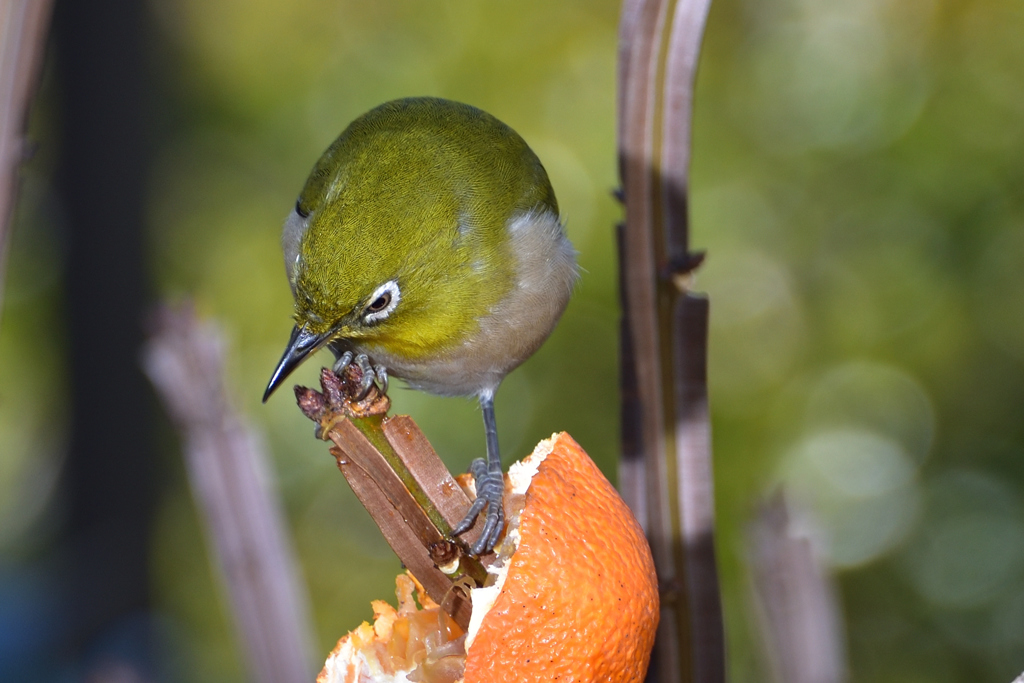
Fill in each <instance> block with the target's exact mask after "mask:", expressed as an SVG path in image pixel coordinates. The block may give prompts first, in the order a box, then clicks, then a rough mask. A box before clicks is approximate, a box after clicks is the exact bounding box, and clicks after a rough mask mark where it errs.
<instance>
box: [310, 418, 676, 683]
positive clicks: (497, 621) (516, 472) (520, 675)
mask: <svg viewBox="0 0 1024 683" xmlns="http://www.w3.org/2000/svg"><path fill="white" fill-rule="evenodd" d="M506 489H507V490H508V492H509V493H508V494H507V495H506V500H505V506H506V512H507V513H508V519H509V523H508V526H507V527H506V535H505V539H504V540H503V542H502V544H501V547H500V550H499V553H498V555H499V561H498V562H496V563H495V566H493V567H492V568H491V570H490V571H491V572H492V573H493V574H494V575H493V577H492V578H493V583H492V584H491V585H488V586H486V587H484V588H475V589H473V590H472V592H471V597H472V604H473V614H472V619H471V622H470V625H469V632H468V634H463V633H462V630H461V629H460V628H459V627H458V625H456V624H455V622H454V621H452V620H451V618H450V617H448V615H447V614H446V613H445V612H444V611H443V610H441V609H440V607H438V605H437V604H436V603H434V602H433V601H432V600H430V598H429V597H427V596H426V595H425V593H424V592H423V591H422V588H421V587H419V586H418V585H417V584H416V583H415V581H414V579H411V578H409V577H406V576H405V575H402V576H399V577H398V579H397V584H398V598H399V606H398V609H397V610H396V609H395V608H393V607H391V606H390V605H388V604H387V603H385V602H382V601H375V602H374V603H373V608H374V616H375V622H374V624H373V625H372V626H371V625H370V624H368V623H365V622H364V623H363V625H362V626H360V627H359V628H357V629H356V630H355V631H352V632H351V633H349V634H348V635H346V636H345V637H344V638H342V639H341V640H340V641H338V645H337V647H335V649H334V651H333V652H332V653H331V656H330V657H329V658H328V660H327V663H326V665H325V666H324V670H323V671H322V672H321V673H320V676H319V677H317V682H318V683H357V682H358V683H365V682H373V683H380V682H391V681H395V682H397V681H424V682H427V683H456V682H457V681H464V683H501V682H503V681H509V682H511V681H515V682H517V683H527V682H533V681H537V682H540V681H559V682H560V683H563V682H564V683H568V682H570V681H574V682H578V683H586V682H591V681H593V682H597V681H616V682H620V681H621V682H623V683H625V682H629V681H636V682H638V683H639V681H642V680H643V678H644V674H645V673H646V671H647V664H648V660H649V658H650V652H651V647H652V646H653V644H654V636H655V631H656V630H657V626H658V609H659V604H658V584H657V578H656V576H655V573H654V562H653V560H652V558H651V553H650V548H649V547H648V545H647V540H646V538H645V537H644V534H643V530H642V529H641V528H640V525H639V524H638V523H637V522H636V520H635V519H634V517H633V515H632V513H631V512H630V510H629V508H628V507H627V506H626V504H625V502H623V500H622V498H620V497H619V494H618V493H617V492H616V491H615V489H614V488H613V487H612V485H611V484H610V483H609V482H608V480H607V479H606V478H605V477H604V475H602V474H601V472H600V470H598V469H597V467H596V466H595V465H594V463H593V461H591V459H590V458H589V457H588V456H587V454H586V453H584V452H583V450H582V449H581V448H580V447H579V445H578V444H577V443H576V442H575V441H574V440H573V439H572V437H570V436H569V435H568V434H564V433H562V434H556V435H554V436H553V437H552V438H550V439H547V440H545V441H542V442H541V443H540V444H538V446H537V448H536V449H535V450H534V452H533V454H532V455H530V456H529V457H527V458H526V459H525V460H523V461H522V462H519V463H516V464H514V465H513V466H512V467H511V468H510V470H509V474H508V478H507V485H506ZM498 565H500V567H498ZM495 567H498V568H497V569H495ZM414 592H415V593H416V594H417V598H418V600H419V606H417V605H416V599H414V597H413V593H414Z"/></svg>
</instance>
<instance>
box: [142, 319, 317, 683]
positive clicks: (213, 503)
mask: <svg viewBox="0 0 1024 683" xmlns="http://www.w3.org/2000/svg"><path fill="white" fill-rule="evenodd" d="M154 327H155V329H154V331H153V335H152V338H151V339H150V341H149V344H148V345H147V347H146V349H145V353H144V359H143V364H144V366H145V370H146V373H147V374H148V375H149V377H150V379H151V380H152V381H153V384H154V385H155V386H156V388H157V391H158V393H159V394H160V396H161V398H162V399H163V401H164V404H165V405H166V407H167V411H168V413H170V415H171V417H172V418H173V420H174V422H175V423H176V424H177V426H178V428H179V430H180V432H181V435H182V442H183V444H184V455H185V465H186V469H187V471H188V476H189V482H190V483H191V485H192V493H193V495H194V496H195V499H196V503H197V505H198V506H199V510H200V512H201V514H202V517H203V519H204V521H205V524H204V527H205V529H206V531H207V534H208V537H207V541H208V543H209V546H210V549H211V554H212V555H213V557H214V558H215V559H216V561H217V565H218V566H219V567H220V573H221V578H222V580H223V583H224V586H225V588H226V590H227V594H228V598H229V602H230V604H231V607H232V611H233V615H234V620H235V626H236V628H237V629H238V632H239V636H240V639H241V641H242V643H243V646H244V648H245V651H246V661H247V662H248V663H249V670H250V674H251V675H252V678H253V680H255V681H261V682H264V683H300V681H301V682H303V683H308V681H310V680H312V675H311V668H310V662H311V661H312V660H311V658H310V657H311V653H312V646H313V638H312V636H311V633H312V628H311V624H310V619H309V607H308V605H309V599H308V596H307V595H306V594H305V590H304V585H303V584H302V582H301V581H300V580H299V576H298V571H297V561H296V558H295V555H294V552H293V549H292V547H291V545H290V540H289V535H288V534H287V532H286V531H285V521H284V513H283V511H282V506H281V502H280V500H279V499H278V496H277V492H276V490H275V489H274V487H273V485H272V483H273V481H274V477H273V474H272V472H271V467H270V460H269V458H268V456H267V454H266V452H265V450H264V448H263V444H262V442H261V440H260V439H259V437H258V436H257V434H256V433H255V432H254V431H253V429H252V428H251V427H249V426H248V425H246V424H245V423H244V422H243V420H242V418H241V417H240V416H239V415H238V414H237V412H236V411H235V410H234V409H233V408H232V407H231V405H230V401H229V400H228V397H227V394H226V391H225V389H224V379H223V377H224V342H223V340H222V338H221V335H220V333H219V332H218V331H217V330H216V328H214V327H213V326H212V325H210V324H205V325H204V324H200V323H199V322H198V321H197V320H196V319H195V317H194V315H193V314H192V311H191V310H190V309H188V308H184V307H183V308H180V309H178V310H171V309H163V310H161V311H160V312H159V313H158V315H157V316H156V320H155V325H154Z"/></svg>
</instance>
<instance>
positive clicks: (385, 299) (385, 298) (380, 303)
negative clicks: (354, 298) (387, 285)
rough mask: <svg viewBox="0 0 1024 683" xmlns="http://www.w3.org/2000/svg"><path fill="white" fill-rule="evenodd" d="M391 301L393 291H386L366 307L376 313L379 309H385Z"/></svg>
mask: <svg viewBox="0 0 1024 683" xmlns="http://www.w3.org/2000/svg"><path fill="white" fill-rule="evenodd" d="M389 303H391V292H384V293H383V294H381V295H380V296H378V297H377V298H376V299H374V300H373V303H372V304H370V305H369V306H367V307H366V311H367V313H376V312H377V311H383V310H384V309H385V308H387V307H388V304H389Z"/></svg>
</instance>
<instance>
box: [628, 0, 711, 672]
mask: <svg viewBox="0 0 1024 683" xmlns="http://www.w3.org/2000/svg"><path fill="white" fill-rule="evenodd" d="M709 5H710V0H676V1H674V2H673V1H671V0H627V1H626V2H625V4H624V6H623V11H622V20H621V25H620V32H619V37H620V51H619V69H618V72H619V119H618V120H619V128H618V135H619V171H620V174H621V178H622V194H623V199H624V203H625V208H626V222H625V226H624V227H623V228H622V229H621V231H620V239H619V244H620V272H621V277H622V290H621V291H622V307H623V311H624V314H623V315H624V320H623V339H622V349H623V357H622V379H623V417H624V420H625V421H626V422H625V423H624V424H623V451H624V453H623V468H622V480H623V484H624V487H623V493H624V495H625V496H626V497H627V500H628V501H629V502H630V505H631V506H633V509H634V511H635V512H636V514H637V517H638V518H639V519H640V522H641V524H643V526H644V529H645V530H646V532H647V535H648V539H649V540H650V542H651V549H652V551H653V554H654V560H655V565H656V567H657V569H658V577H659V581H660V583H661V589H662V611H661V624H660V626H659V630H658V640H657V642H656V645H655V651H654V656H653V658H652V665H651V671H650V674H649V679H651V680H655V681H659V682H660V683H675V682H676V681H683V682H693V683H719V682H720V681H724V680H725V643H724V632H723V626H722V612H721V597H720V592H719V583H718V573H717V568H716V563H715V554H714V482H713V479H712V474H711V447H710V423H709V416H708V403H707V331H708V301H707V299H706V298H705V297H702V296H699V295H696V294H693V293H692V292H690V290H689V287H690V284H691V282H690V280H691V275H690V274H691V272H692V271H693V270H694V269H695V268H696V267H697V266H698V265H699V264H700V262H701V260H702V258H703V254H700V253H694V252H691V251H690V250H689V238H688V232H689V230H688V215H687V201H688V176H689V165H690V128H691V117H692V99H693V86H694V81H695V76H696V66H697V58H698V55H699V54H700V44H701V38H702V35H703V31H704V21H705V18H706V16H707V12H708V9H709ZM641 463H642V465H641Z"/></svg>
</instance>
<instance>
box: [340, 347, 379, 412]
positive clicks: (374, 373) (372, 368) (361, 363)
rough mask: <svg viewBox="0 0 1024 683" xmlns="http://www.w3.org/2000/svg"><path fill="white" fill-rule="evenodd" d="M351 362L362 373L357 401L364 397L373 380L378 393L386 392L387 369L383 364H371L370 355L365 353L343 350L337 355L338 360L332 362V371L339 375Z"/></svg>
mask: <svg viewBox="0 0 1024 683" xmlns="http://www.w3.org/2000/svg"><path fill="white" fill-rule="evenodd" d="M353 363H355V365H356V367H358V368H359V370H360V372H361V373H362V379H361V380H360V386H359V395H358V396H356V400H357V401H361V400H362V399H364V398H365V397H366V394H368V393H369V392H370V387H372V386H373V385H374V383H375V382H376V384H377V387H378V388H379V389H380V393H382V394H386V393H388V369H387V368H385V367H384V366H383V365H373V364H372V363H370V357H369V356H367V355H366V354H365V353H360V354H359V355H355V354H353V353H352V352H351V351H345V352H344V353H342V354H341V355H340V356H338V360H336V361H335V362H334V368H333V369H334V373H335V374H337V375H340V374H341V373H342V372H344V371H345V368H347V367H348V366H349V365H352V364H353Z"/></svg>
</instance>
